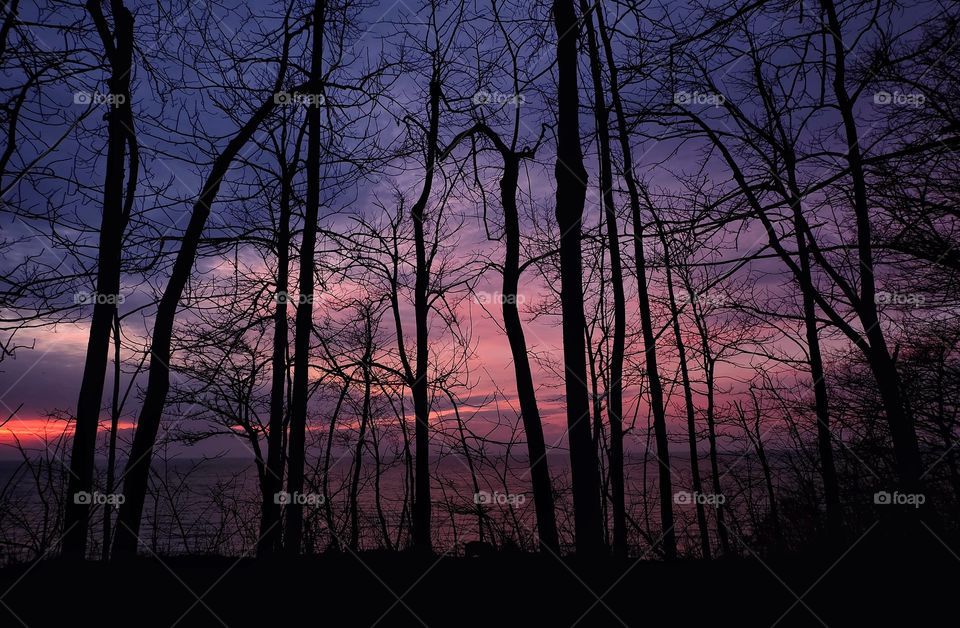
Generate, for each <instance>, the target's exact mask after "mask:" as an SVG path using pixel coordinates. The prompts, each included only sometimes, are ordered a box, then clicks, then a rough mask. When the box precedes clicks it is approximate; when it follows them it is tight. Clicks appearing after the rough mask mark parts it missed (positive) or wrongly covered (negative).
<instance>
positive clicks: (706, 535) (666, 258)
mask: <svg viewBox="0 0 960 628" xmlns="http://www.w3.org/2000/svg"><path fill="white" fill-rule="evenodd" d="M657 229H658V230H659V231H660V241H661V242H662V243H663V264H664V267H665V268H666V273H667V298H668V299H669V301H670V318H671V323H672V324H671V327H673V338H674V341H675V342H676V343H677V361H678V362H679V365H680V382H681V384H682V385H683V401H684V406H685V408H686V411H687V444H688V447H689V450H688V451H689V453H690V476H691V478H692V480H693V493H694V497H695V498H696V499H694V506H695V507H696V511H697V528H698V529H699V530H700V551H701V553H702V555H703V558H706V559H708V560H709V559H710V556H711V551H710V531H709V530H708V529H707V513H706V510H705V509H704V504H703V502H702V501H701V500H700V499H699V497H700V495H702V494H703V481H702V479H701V478H700V453H699V451H698V448H697V424H696V410H695V409H694V405H693V389H692V388H691V386H690V370H689V369H688V368H687V349H686V346H685V345H684V343H683V334H682V333H681V329H680V310H679V309H678V308H677V299H676V296H675V294H674V291H673V270H672V269H671V267H670V264H671V256H670V242H668V241H667V237H666V234H665V233H664V230H663V225H662V224H661V223H659V222H658V223H657Z"/></svg>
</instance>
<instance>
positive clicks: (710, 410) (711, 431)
mask: <svg viewBox="0 0 960 628" xmlns="http://www.w3.org/2000/svg"><path fill="white" fill-rule="evenodd" d="M703 342H704V352H705V353H704V356H705V357H704V364H705V368H704V372H705V374H706V375H705V376H706V380H707V382H706V383H707V441H708V442H709V444H710V475H711V477H712V481H713V494H714V495H723V487H721V486H720V462H719V460H718V458H719V456H718V453H717V427H716V417H715V414H714V413H715V411H716V403H715V401H714V386H715V379H714V368H715V364H714V362H713V360H712V359H711V358H708V357H706V356H707V355H708V354H707V353H706V351H707V350H708V349H709V347H708V346H707V340H706V335H704V337H703ZM726 508H727V506H726V503H718V504H717V537H718V538H719V539H720V551H721V552H723V555H724V556H729V555H730V536H729V534H727V522H726Z"/></svg>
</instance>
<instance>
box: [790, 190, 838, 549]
mask: <svg viewBox="0 0 960 628" xmlns="http://www.w3.org/2000/svg"><path fill="white" fill-rule="evenodd" d="M794 212H795V213H796V220H795V221H794V222H795V225H794V227H795V230H796V232H797V234H796V235H797V256H798V257H799V262H800V263H799V264H798V266H799V267H800V272H801V273H802V274H803V276H804V278H803V279H802V280H801V281H800V290H801V293H802V297H803V324H804V330H805V332H806V336H807V350H808V351H809V354H810V358H809V363H810V377H811V378H813V394H814V401H815V405H816V415H817V450H818V453H819V455H820V469H821V476H822V477H823V495H824V501H825V502H826V511H827V533H828V535H829V543H830V544H831V545H833V546H839V544H841V542H842V540H843V515H842V513H841V511H840V484H839V482H838V481H837V470H836V467H835V466H834V463H833V437H832V435H831V433H830V406H829V399H828V396H827V381H826V374H825V373H824V370H823V357H822V355H821V352H820V335H819V332H818V331H817V313H816V303H815V301H814V298H813V295H812V294H810V289H811V287H812V285H813V277H812V274H811V271H810V257H809V252H808V250H807V238H806V235H805V234H804V231H803V226H802V224H801V220H800V216H799V213H800V200H799V198H798V199H796V203H795V204H794Z"/></svg>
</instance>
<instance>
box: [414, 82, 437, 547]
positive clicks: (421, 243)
mask: <svg viewBox="0 0 960 628" xmlns="http://www.w3.org/2000/svg"><path fill="white" fill-rule="evenodd" d="M439 129H440V78H439V70H438V68H437V67H436V66H435V67H434V71H433V76H432V78H431V81H430V122H429V130H428V131H427V138H426V139H427V164H426V167H427V172H426V177H425V180H424V183H423V189H422V191H421V193H420V198H419V199H417V202H416V203H415V204H414V206H413V207H412V208H411V210H410V216H411V218H412V219H413V233H414V236H413V237H414V245H415V247H416V255H417V262H416V263H417V267H416V278H415V281H414V283H415V285H414V315H415V317H416V326H417V364H416V372H415V378H414V380H413V383H412V386H411V388H412V392H413V405H414V414H415V415H416V421H417V422H416V427H415V429H414V452H415V453H414V455H415V456H416V474H415V486H416V490H415V495H414V500H413V545H414V547H415V548H416V549H417V550H419V551H423V552H430V551H432V539H431V532H430V529H431V520H430V519H431V502H430V423H429V421H430V404H429V395H428V389H427V365H428V361H429V359H430V345H429V340H430V338H429V328H428V324H427V314H428V313H429V309H430V303H429V297H428V294H427V291H428V290H429V287H430V268H429V262H428V260H427V247H426V238H425V236H424V224H423V223H424V211H425V210H426V207H427V202H428V201H429V199H430V192H431V190H432V188H433V169H434V166H435V164H436V158H437V136H438V134H439Z"/></svg>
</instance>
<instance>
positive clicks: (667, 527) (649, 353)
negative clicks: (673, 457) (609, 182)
mask: <svg viewBox="0 0 960 628" xmlns="http://www.w3.org/2000/svg"><path fill="white" fill-rule="evenodd" d="M595 12H596V14H597V26H598V29H599V31H600V38H601V39H602V41H603V47H604V52H605V54H606V58H607V67H608V68H609V71H610V97H611V101H612V103H613V108H614V111H615V112H616V115H617V134H618V136H619V140H620V152H621V154H622V156H623V178H624V181H625V182H626V184H627V196H628V198H629V200H630V213H631V217H632V219H633V249H634V259H635V260H636V265H637V292H638V296H639V310H640V326H641V330H642V333H643V345H644V356H645V358H646V365H647V379H648V381H649V386H650V410H651V412H652V414H653V431H654V436H655V440H656V446H657V462H658V463H659V473H658V480H659V485H660V526H661V535H662V536H661V539H660V542H661V544H662V547H663V554H664V558H666V559H667V560H673V559H674V558H676V557H677V540H676V533H675V532H674V529H673V527H674V523H673V481H672V477H671V473H672V471H671V469H670V441H669V438H668V434H667V419H666V410H665V408H664V401H663V384H662V383H661V380H660V369H659V365H658V364H657V346H656V340H655V337H654V333H653V320H652V315H651V311H650V293H649V290H648V288H647V264H646V256H645V252H644V246H643V217H642V215H641V212H640V191H639V189H638V185H637V181H636V179H635V178H634V173H633V156H632V153H631V149H630V136H629V133H628V132H627V121H626V117H625V115H624V111H623V101H622V100H621V98H620V88H619V84H618V72H617V66H616V62H615V59H614V57H613V46H612V44H611V42H610V36H609V34H608V33H607V30H606V26H605V25H604V22H603V12H602V10H601V7H600V5H599V4H598V5H597V6H596V8H595Z"/></svg>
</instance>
